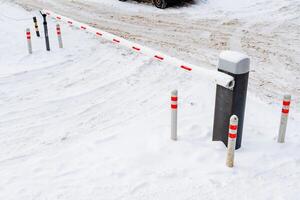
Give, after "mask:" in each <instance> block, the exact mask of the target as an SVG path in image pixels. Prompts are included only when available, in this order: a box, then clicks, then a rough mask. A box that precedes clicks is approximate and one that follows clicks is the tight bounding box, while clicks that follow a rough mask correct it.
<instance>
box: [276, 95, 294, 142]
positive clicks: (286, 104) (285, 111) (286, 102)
mask: <svg viewBox="0 0 300 200" xmlns="http://www.w3.org/2000/svg"><path fill="white" fill-rule="evenodd" d="M291 98H292V97H291V95H284V98H283V102H282V111H281V120H280V128H279V134H278V143H284V140H285V133H286V127H287V121H288V116H289V111H290V104H291Z"/></svg>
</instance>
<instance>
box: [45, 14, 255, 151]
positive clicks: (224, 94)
mask: <svg viewBox="0 0 300 200" xmlns="http://www.w3.org/2000/svg"><path fill="white" fill-rule="evenodd" d="M42 12H43V13H45V14H46V15H48V16H51V17H52V18H53V19H55V20H58V21H62V22H65V23H66V24H68V25H70V26H72V27H77V28H79V29H80V30H84V31H86V32H89V33H91V34H93V35H95V36H97V37H101V38H103V39H106V40H108V41H111V42H113V43H115V44H119V45H122V46H124V47H127V48H129V49H131V50H133V51H135V52H139V53H142V54H144V55H147V56H150V57H152V58H154V59H157V60H159V61H162V62H165V63H168V64H170V65H173V66H176V67H179V68H180V69H183V70H186V71H188V72H191V71H192V72H195V73H197V74H199V75H200V76H202V77H203V78H205V79H210V80H212V81H213V82H215V83H216V84H217V94H216V104H215V115H214V127H213V140H214V141H223V142H224V144H225V145H226V146H227V142H228V130H227V128H228V122H229V119H230V116H232V115H233V114H235V115H237V117H238V118H239V121H240V128H239V130H238V133H237V142H236V148H240V147H241V141H242V132H243V122H244V112H245V105H246V95H247V86H248V76H249V68H250V67H249V65H250V59H249V58H248V57H247V56H246V55H244V54H241V53H238V52H232V51H224V52H222V53H221V55H220V60H219V68H218V71H217V70H209V69H206V68H201V67H198V66H195V65H192V64H189V63H186V62H184V61H182V60H179V59H177V58H174V57H171V56H167V55H165V54H162V53H161V52H158V51H155V50H153V49H150V48H148V47H144V46H141V45H139V44H137V43H134V42H130V41H128V40H125V39H123V38H121V37H118V36H115V35H113V34H110V33H107V32H105V31H102V30H99V29H96V28H94V27H91V26H89V25H86V24H83V23H80V22H77V21H75V20H73V19H70V18H67V17H64V16H62V15H59V14H56V13H54V12H52V11H50V10H46V9H44V10H43V11H42Z"/></svg>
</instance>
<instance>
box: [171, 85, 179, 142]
mask: <svg viewBox="0 0 300 200" xmlns="http://www.w3.org/2000/svg"><path fill="white" fill-rule="evenodd" d="M177 102H178V91H177V90H174V91H172V93H171V139H172V140H177V107H178V103H177Z"/></svg>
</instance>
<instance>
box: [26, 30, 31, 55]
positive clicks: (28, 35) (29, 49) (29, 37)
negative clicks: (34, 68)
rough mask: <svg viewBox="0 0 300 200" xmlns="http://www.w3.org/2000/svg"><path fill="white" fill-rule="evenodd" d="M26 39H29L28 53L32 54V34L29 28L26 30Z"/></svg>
mask: <svg viewBox="0 0 300 200" xmlns="http://www.w3.org/2000/svg"><path fill="white" fill-rule="evenodd" d="M26 38H27V47H28V53H29V54H32V44H31V33H30V29H29V28H27V29H26Z"/></svg>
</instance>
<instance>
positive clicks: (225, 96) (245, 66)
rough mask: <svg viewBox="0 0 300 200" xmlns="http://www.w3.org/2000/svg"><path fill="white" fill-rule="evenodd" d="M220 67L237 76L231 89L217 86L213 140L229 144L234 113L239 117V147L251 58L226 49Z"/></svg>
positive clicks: (239, 145) (237, 142)
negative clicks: (230, 123)
mask: <svg viewBox="0 0 300 200" xmlns="http://www.w3.org/2000/svg"><path fill="white" fill-rule="evenodd" d="M218 68H219V71H222V72H224V73H227V74H230V75H232V76H233V77H234V78H235V87H234V89H233V90H229V89H227V88H224V87H223V86H220V85H218V86H217V92H216V93H217V94H216V101H215V116H214V127H213V141H222V142H223V143H224V144H225V145H226V146H227V143H228V129H227V126H228V122H229V120H230V117H231V116H232V115H236V116H237V117H238V118H239V129H238V131H237V139H236V147H235V148H236V149H239V148H240V147H241V144H242V134H243V125H244V114H245V107H246V97H247V88H248V77H249V70H250V59H249V58H248V56H246V55H244V54H241V53H238V52H234V51H224V52H222V53H221V55H220V59H219V67H218Z"/></svg>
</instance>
